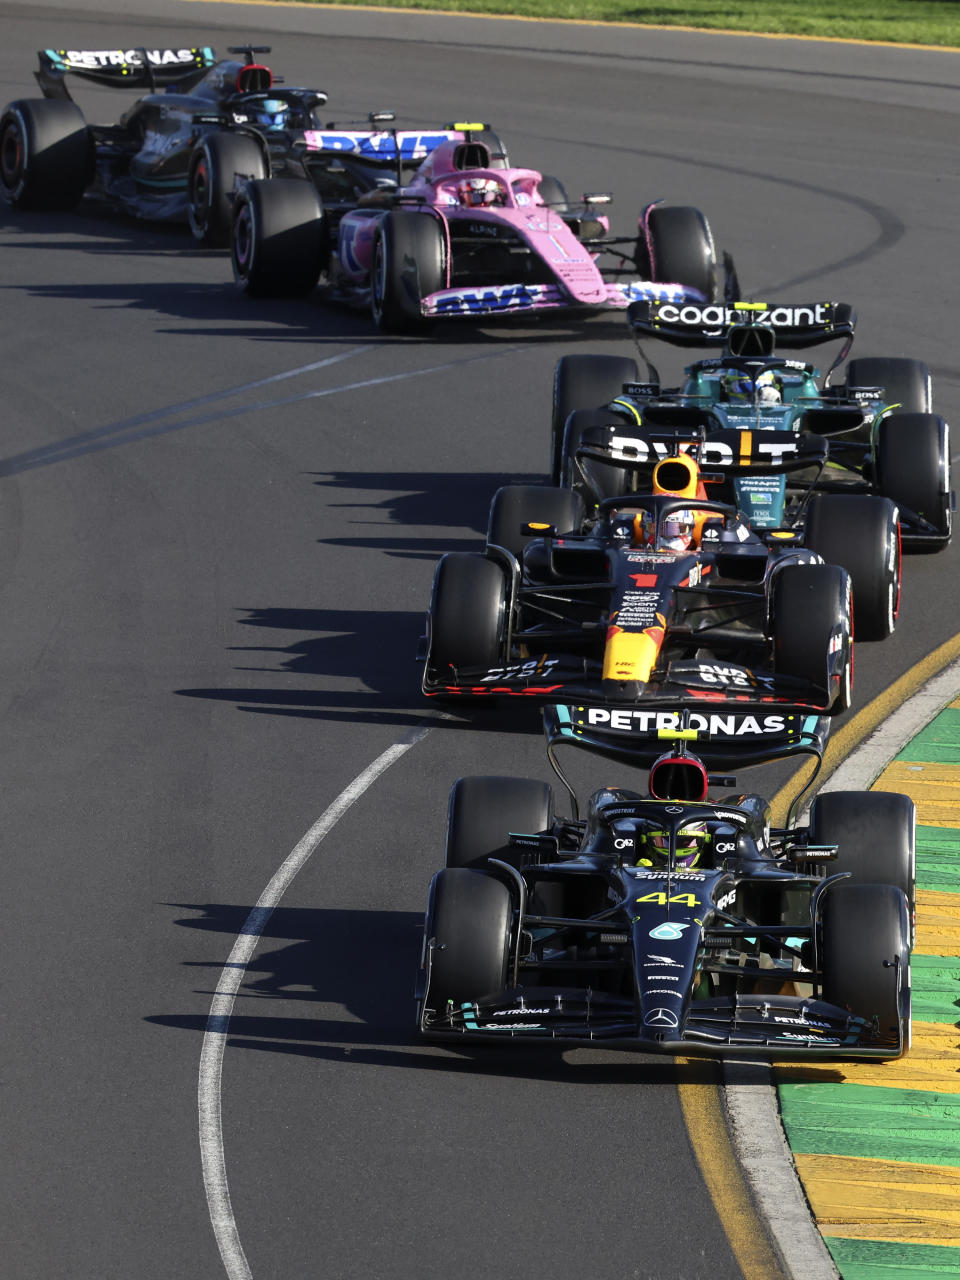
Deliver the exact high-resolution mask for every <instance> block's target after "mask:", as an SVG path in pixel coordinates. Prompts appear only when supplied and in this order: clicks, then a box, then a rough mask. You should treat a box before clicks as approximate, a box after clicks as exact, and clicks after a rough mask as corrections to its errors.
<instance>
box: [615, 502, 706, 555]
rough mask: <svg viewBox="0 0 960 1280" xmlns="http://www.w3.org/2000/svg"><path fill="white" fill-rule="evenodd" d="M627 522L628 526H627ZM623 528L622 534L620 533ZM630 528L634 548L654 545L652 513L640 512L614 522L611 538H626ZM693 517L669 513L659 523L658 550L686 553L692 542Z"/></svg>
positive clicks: (686, 513) (655, 538)
mask: <svg viewBox="0 0 960 1280" xmlns="http://www.w3.org/2000/svg"><path fill="white" fill-rule="evenodd" d="M628 521H629V525H628ZM621 526H623V532H621ZM630 526H632V527H631V532H632V534H633V545H634V546H635V547H652V546H654V545H655V544H656V541H657V534H656V528H657V525H656V516H655V514H654V512H652V511H640V512H638V513H637V514H636V515H635V516H632V517H622V518H621V519H619V520H616V521H614V525H613V536H614V537H615V538H618V537H624V538H625V537H626V536H627V535H626V529H627V528H628V527H630ZM693 533H694V515H693V512H692V511H687V510H682V511H671V512H669V513H668V514H667V515H666V516H665V517H664V518H663V520H662V521H661V522H660V550H661V551H687V550H689V548H690V546H691V544H692V542H693Z"/></svg>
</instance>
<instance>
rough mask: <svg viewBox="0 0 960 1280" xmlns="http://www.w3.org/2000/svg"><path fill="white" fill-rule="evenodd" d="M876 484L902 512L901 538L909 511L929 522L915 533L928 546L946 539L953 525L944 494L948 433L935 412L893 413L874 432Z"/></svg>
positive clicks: (947, 484)
mask: <svg viewBox="0 0 960 1280" xmlns="http://www.w3.org/2000/svg"><path fill="white" fill-rule="evenodd" d="M875 468H876V482H877V488H878V489H879V490H880V492H881V493H882V494H885V495H886V496H887V497H888V498H891V499H892V500H893V501H894V502H896V503H899V505H900V506H902V507H903V508H905V510H904V516H903V519H904V525H905V533H904V536H905V537H907V538H909V535H910V532H911V530H910V524H911V520H910V515H911V514H914V515H918V516H920V517H921V518H922V519H923V520H925V521H926V522H927V523H928V524H929V525H931V526H932V528H930V529H929V530H923V529H921V530H920V532H921V533H923V534H924V536H925V537H926V538H927V541H926V543H925V544H924V543H917V544H915V545H917V546H919V547H923V546H924V545H926V546H927V547H928V548H929V549H930V550H933V551H939V550H941V549H942V548H943V547H945V546H946V545H947V543H948V542H949V541H950V534H951V531H952V527H953V511H952V509H951V504H952V498H951V493H950V431H949V428H948V426H947V424H946V423H945V422H944V420H943V419H942V418H941V417H939V416H938V415H937V414H935V413H894V414H892V415H891V416H890V417H889V418H884V419H883V421H882V422H881V423H880V426H879V428H878V431H877V451H876V460H875Z"/></svg>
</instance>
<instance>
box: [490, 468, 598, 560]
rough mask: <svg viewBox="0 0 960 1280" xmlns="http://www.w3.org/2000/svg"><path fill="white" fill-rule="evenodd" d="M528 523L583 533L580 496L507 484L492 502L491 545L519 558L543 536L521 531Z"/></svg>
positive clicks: (530, 486)
mask: <svg viewBox="0 0 960 1280" xmlns="http://www.w3.org/2000/svg"><path fill="white" fill-rule="evenodd" d="M528 523H535V524H545V525H552V526H553V527H554V528H555V529H556V530H557V532H558V533H579V532H580V529H581V527H582V525H583V502H582V500H581V498H580V495H579V494H578V493H571V492H570V490H569V489H546V488H542V487H539V486H537V485H533V484H510V485H505V486H504V487H503V488H502V489H498V490H497V492H496V493H495V494H494V495H493V501H492V502H491V503H490V521H489V524H488V526H487V545H488V546H493V547H503V548H504V549H505V550H506V551H509V552H510V553H511V555H515V556H516V557H517V559H519V558H520V556H521V555H522V554H523V549H524V547H525V546H526V545H527V543H528V542H529V541H530V539H531V538H535V537H538V536H540V535H538V534H526V533H521V532H520V530H521V528H522V527H523V525H525V524H528Z"/></svg>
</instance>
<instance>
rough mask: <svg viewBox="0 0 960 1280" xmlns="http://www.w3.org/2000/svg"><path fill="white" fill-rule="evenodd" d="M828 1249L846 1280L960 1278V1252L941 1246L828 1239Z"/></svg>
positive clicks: (838, 1238) (837, 1238)
mask: <svg viewBox="0 0 960 1280" xmlns="http://www.w3.org/2000/svg"><path fill="white" fill-rule="evenodd" d="M826 1242H827V1247H828V1248H829V1250H830V1252H831V1253H832V1254H833V1260H834V1262H835V1263H836V1264H837V1266H838V1267H839V1268H840V1274H841V1275H842V1276H843V1280H920V1277H921V1276H930V1275H933V1276H956V1275H960V1249H949V1248H945V1247H944V1246H943V1245H937V1244H889V1243H887V1241H885V1240H842V1239H840V1237H839V1236H832V1237H831V1236H827V1237H826Z"/></svg>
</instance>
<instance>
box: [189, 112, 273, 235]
mask: <svg viewBox="0 0 960 1280" xmlns="http://www.w3.org/2000/svg"><path fill="white" fill-rule="evenodd" d="M266 176H267V164H266V160H265V159H264V154H263V149H262V147H261V146H260V144H259V143H258V142H257V141H256V140H255V139H254V138H251V137H250V136H249V135H248V134H245V133H211V134H208V135H207V137H206V138H204V139H203V141H202V142H200V143H199V144H198V145H197V146H196V148H195V149H194V152H193V155H192V156H191V157H190V171H189V177H188V180H187V221H188V222H189V223H190V230H191V231H192V232H193V235H194V238H195V239H196V240H202V241H203V243H204V244H208V245H215V246H218V247H219V246H222V245H228V244H229V243H230V231H231V225H232V222H233V194H234V191H235V189H236V187H237V179H238V178H240V179H245V180H247V181H253V180H255V179H261V178H265V177H266Z"/></svg>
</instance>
